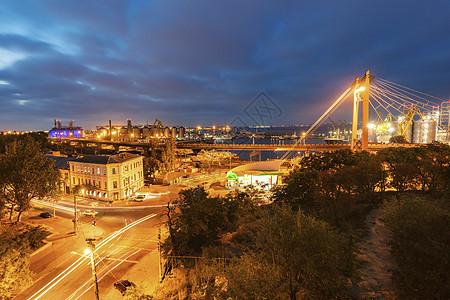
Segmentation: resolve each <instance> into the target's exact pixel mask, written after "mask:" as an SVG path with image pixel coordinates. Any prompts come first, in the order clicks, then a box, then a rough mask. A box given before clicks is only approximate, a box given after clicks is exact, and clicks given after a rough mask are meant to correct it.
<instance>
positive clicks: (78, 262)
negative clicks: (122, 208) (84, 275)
mask: <svg viewBox="0 0 450 300" xmlns="http://www.w3.org/2000/svg"><path fill="white" fill-rule="evenodd" d="M155 216H157V214H150V215H147V216H145V217H143V218H141V219H138V220H136V221H134V222H132V223H130V224H129V225H127V226H125V227H123V228H121V229H119V230H117V231H115V232H113V233H112V234H111V235H109V236H108V237H107V238H106V239H104V240H103V241H101V242H100V243H99V244H98V245H97V247H96V249H95V252H96V251H98V250H100V249H101V248H102V247H103V246H105V245H106V243H108V242H109V241H111V240H112V239H114V238H116V237H117V236H119V235H120V234H122V233H124V232H125V231H127V230H129V229H131V228H132V227H134V226H136V225H138V224H140V223H142V222H144V221H147V220H148V219H151V218H153V217H155ZM88 259H89V258H88V257H80V258H79V259H77V260H76V261H75V262H74V263H73V264H71V265H70V266H69V267H67V268H66V269H65V270H64V271H62V272H61V273H59V274H58V275H57V276H56V277H54V278H53V279H52V280H51V281H50V282H49V283H47V284H46V285H44V286H43V287H42V288H41V289H40V290H39V291H37V292H36V293H34V294H33V295H32V296H31V297H29V298H28V300H31V299H33V300H39V299H41V298H42V297H43V296H44V295H45V294H46V293H48V291H50V290H51V289H52V288H53V287H54V286H56V285H57V284H58V283H59V282H61V281H62V280H63V279H64V278H65V277H67V276H68V275H69V274H70V273H72V272H73V271H75V269H77V268H78V267H79V266H80V265H81V264H83V263H84V262H86V261H87V260H88Z"/></svg>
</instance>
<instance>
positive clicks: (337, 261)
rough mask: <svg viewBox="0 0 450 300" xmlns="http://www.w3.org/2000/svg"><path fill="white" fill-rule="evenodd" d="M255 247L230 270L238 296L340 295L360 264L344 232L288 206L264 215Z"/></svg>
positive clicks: (326, 297) (313, 296)
mask: <svg viewBox="0 0 450 300" xmlns="http://www.w3.org/2000/svg"><path fill="white" fill-rule="evenodd" d="M255 245H256V249H255V250H254V251H251V252H248V253H246V254H245V255H244V256H243V257H242V259H238V260H236V261H235V262H234V263H233V264H231V266H230V268H229V270H228V271H227V272H226V276H227V279H228V283H229V288H230V293H232V294H233V295H234V296H236V297H237V298H244V299H264V298H265V297H268V298H285V297H289V298H290V299H298V298H302V297H308V298H320V299H332V298H342V297H345V296H346V287H347V282H348V279H349V278H351V277H353V276H354V275H355V272H356V268H357V266H358V264H357V260H356V256H355V249H356V248H355V245H354V243H352V242H351V241H350V239H348V238H347V236H346V235H344V234H342V233H338V232H336V231H335V230H333V229H332V228H331V227H330V226H329V225H328V224H327V223H325V222H323V221H319V220H317V219H315V218H313V217H310V216H308V215H306V214H304V213H303V212H301V211H300V212H299V213H294V212H293V211H292V210H291V209H290V208H289V207H288V206H286V205H283V206H281V207H278V206H276V207H274V210H273V213H272V214H269V213H268V214H267V215H266V216H265V217H264V218H263V220H262V222H261V226H260V227H259V230H258V231H257V234H256V237H255Z"/></svg>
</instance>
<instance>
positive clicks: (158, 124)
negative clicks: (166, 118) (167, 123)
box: [145, 119, 164, 140]
mask: <svg viewBox="0 0 450 300" xmlns="http://www.w3.org/2000/svg"><path fill="white" fill-rule="evenodd" d="M158 128H161V129H164V125H163V123H162V122H161V121H160V120H158V119H155V122H153V125H152V127H151V128H150V130H149V131H148V134H147V136H146V137H145V139H146V140H149V139H151V138H153V137H155V136H158V130H157V129H158Z"/></svg>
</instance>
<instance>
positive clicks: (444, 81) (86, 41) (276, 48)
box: [0, 0, 450, 131]
mask: <svg viewBox="0 0 450 300" xmlns="http://www.w3.org/2000/svg"><path fill="white" fill-rule="evenodd" d="M449 12H450V1H444V0H442V1H439V0H438V1H417V0H416V1H411V0H410V1H361V0H360V1H262V0H261V1H251V0H248V1H242V0H239V1H211V0H204V1H202V0H196V1H171V0H164V1H150V0H145V1H138V0H135V1H125V0H120V1H119V0H103V1H102V0H96V1H92V0H88V1H84V0H77V1H68V0H55V1H40V0H31V1H23V0H3V1H1V4H0V20H1V26H0V131H5V130H49V129H50V128H51V127H52V126H53V119H58V120H61V121H62V123H63V125H68V122H69V121H70V120H75V125H78V126H82V127H83V128H85V129H89V128H95V126H96V125H106V124H107V123H108V120H112V122H113V123H114V124H125V123H126V120H127V119H132V123H133V124H145V123H149V124H152V123H153V122H154V120H155V119H156V118H157V119H159V120H161V121H162V123H163V124H164V125H183V126H197V125H202V126H206V125H210V124H217V123H218V124H225V122H226V123H227V124H231V125H239V124H246V125H282V124H285V125H287V124H302V123H312V122H314V121H315V120H316V119H317V118H318V117H319V116H320V115H321V114H322V113H323V112H324V111H325V110H326V109H327V108H328V107H329V106H330V105H331V104H332V103H333V102H334V100H335V99H336V98H337V97H338V96H339V95H340V94H341V93H342V92H343V91H344V90H345V89H346V88H347V87H348V86H349V85H350V84H351V83H352V82H353V81H354V79H355V77H356V76H360V77H362V76H363V75H364V73H365V72H366V70H370V73H371V74H372V75H374V76H376V77H380V78H383V79H386V80H389V81H392V82H396V83H399V84H402V85H404V86H408V87H411V88H414V89H416V90H419V91H422V92H425V93H428V94H431V95H433V96H436V97H439V98H442V99H445V100H448V99H450V17H449ZM261 101H262V102H261ZM261 103H264V106H266V107H261ZM252 109H253V111H254V110H255V109H256V110H258V109H261V110H260V112H261V113H265V114H266V116H268V115H269V118H265V120H264V124H261V122H262V121H261V120H258V118H252V115H251V114H249V111H250V110H252ZM263 111H264V112H263ZM342 114H343V116H342V118H344V119H346V120H350V114H351V113H350V112H349V111H348V112H342ZM253 116H254V115H253ZM238 123H239V124H238Z"/></svg>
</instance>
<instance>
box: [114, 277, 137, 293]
mask: <svg viewBox="0 0 450 300" xmlns="http://www.w3.org/2000/svg"><path fill="white" fill-rule="evenodd" d="M131 286H132V287H135V286H136V285H135V284H134V283H132V282H130V281H128V280H120V281H117V282H115V283H114V287H115V288H116V289H118V290H119V292H121V293H122V295H123V294H125V292H126V291H127V288H128V287H131Z"/></svg>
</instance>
